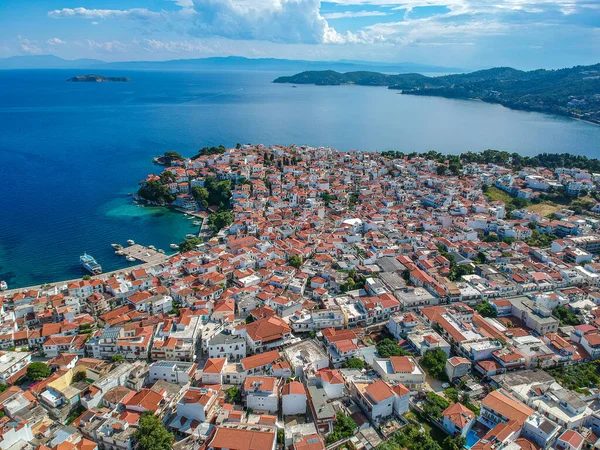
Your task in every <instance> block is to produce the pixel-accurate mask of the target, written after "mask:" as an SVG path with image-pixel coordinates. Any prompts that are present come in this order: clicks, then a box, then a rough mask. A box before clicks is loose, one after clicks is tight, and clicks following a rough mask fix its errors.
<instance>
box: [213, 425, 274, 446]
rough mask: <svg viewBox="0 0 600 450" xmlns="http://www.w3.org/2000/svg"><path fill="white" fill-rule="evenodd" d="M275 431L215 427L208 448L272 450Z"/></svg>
mask: <svg viewBox="0 0 600 450" xmlns="http://www.w3.org/2000/svg"><path fill="white" fill-rule="evenodd" d="M274 441H275V431H274V430H269V431H257V430H247V429H242V428H229V427H228V428H225V427H215V433H214V435H213V438H212V439H211V441H210V444H209V447H212V448H215V449H222V448H227V449H229V450H269V449H271V448H273V444H274Z"/></svg>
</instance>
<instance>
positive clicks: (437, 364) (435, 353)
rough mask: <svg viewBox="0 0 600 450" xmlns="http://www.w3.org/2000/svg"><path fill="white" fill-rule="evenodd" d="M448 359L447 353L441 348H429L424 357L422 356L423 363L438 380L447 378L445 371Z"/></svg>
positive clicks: (428, 371)
mask: <svg viewBox="0 0 600 450" xmlns="http://www.w3.org/2000/svg"><path fill="white" fill-rule="evenodd" d="M446 359H448V357H447V356H446V353H445V352H444V351H443V350H442V349H440V348H436V349H433V350H427V351H426V352H425V354H424V355H423V358H421V365H422V366H423V367H424V368H425V370H427V373H428V374H429V375H431V376H432V377H433V378H436V379H438V380H447V379H448V376H447V375H446V372H445V371H444V369H445V367H446Z"/></svg>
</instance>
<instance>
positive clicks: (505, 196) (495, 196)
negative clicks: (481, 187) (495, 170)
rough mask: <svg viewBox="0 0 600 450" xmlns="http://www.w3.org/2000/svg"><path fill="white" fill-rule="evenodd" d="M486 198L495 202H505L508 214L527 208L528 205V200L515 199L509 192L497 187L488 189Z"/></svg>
mask: <svg viewBox="0 0 600 450" xmlns="http://www.w3.org/2000/svg"><path fill="white" fill-rule="evenodd" d="M485 196H486V197H487V198H488V199H489V200H490V201H493V202H495V201H502V202H504V205H505V208H506V211H507V212H511V211H514V210H515V209H521V208H525V207H526V206H527V204H528V202H527V200H525V199H523V198H517V197H513V196H512V195H510V194H509V193H508V192H504V191H503V190H502V189H498V188H497V187H496V186H490V187H489V188H488V189H487V191H486V193H485Z"/></svg>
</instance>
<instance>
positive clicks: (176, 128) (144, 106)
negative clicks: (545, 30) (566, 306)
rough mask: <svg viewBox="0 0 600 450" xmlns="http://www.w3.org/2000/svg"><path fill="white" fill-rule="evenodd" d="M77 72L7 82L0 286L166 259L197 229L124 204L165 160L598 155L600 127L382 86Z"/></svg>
mask: <svg viewBox="0 0 600 450" xmlns="http://www.w3.org/2000/svg"><path fill="white" fill-rule="evenodd" d="M83 73H86V71H81V70H68V71H63V70H51V71H0V193H1V195H0V279H4V280H6V281H7V282H8V283H9V285H10V287H17V286H26V285H31V284H39V283H43V282H48V281H56V280H59V279H67V278H74V277H78V276H80V275H83V273H82V272H81V268H80V267H79V264H78V258H79V255H80V254H82V253H83V252H84V251H87V252H88V253H90V254H92V255H93V256H94V257H95V258H96V259H97V260H98V261H99V262H100V263H101V264H102V266H103V267H104V270H105V271H108V270H115V269H118V268H120V267H123V266H125V265H127V262H126V261H125V260H124V259H122V258H119V257H117V256H116V255H114V253H113V250H112V248H111V247H110V244H111V243H125V241H126V240H127V239H134V240H135V241H136V242H139V243H142V244H145V245H150V244H154V245H156V246H157V247H159V248H163V249H165V250H168V249H169V244H170V243H177V242H180V241H181V240H182V239H183V238H184V236H185V234H187V233H189V232H192V231H194V227H193V226H192V225H191V221H188V220H186V219H185V218H183V217H182V216H181V215H179V214H175V213H171V212H168V211H166V210H164V209H154V208H137V207H135V206H132V205H131V204H130V202H129V199H128V197H127V193H128V192H134V191H135V190H136V189H137V183H138V181H139V180H140V179H141V178H143V177H144V176H145V175H146V174H147V173H149V172H152V171H155V170H160V169H159V168H157V167H156V166H154V165H153V164H152V162H151V160H152V157H153V156H156V155H159V154H162V153H163V152H164V151H166V150H178V151H180V152H181V153H183V154H188V155H191V154H193V153H194V152H196V151H197V149H198V148H200V147H202V146H204V145H217V144H225V145H235V144H236V143H237V142H242V143H244V142H252V143H260V142H262V143H266V144H291V143H297V144H310V145H330V146H333V147H336V148H339V149H360V150H386V149H397V150H403V151H413V150H415V151H425V150H429V149H435V150H438V151H441V152H447V153H456V152H461V151H468V150H472V151H477V150H483V149H486V148H496V149H503V150H508V151H517V152H520V153H523V154H529V155H532V154H536V153H539V152H544V151H547V152H565V151H568V152H571V153H580V154H585V155H588V156H599V155H600V127H598V126H594V125H590V124H586V123H582V122H577V121H573V120H568V119H562V118H555V117H550V116H545V115H541V114H535V113H525V112H517V111H511V110H508V109H505V108H502V107H500V106H495V105H486V104H484V103H480V102H468V101H459V100H446V99H438V98H423V97H410V96H402V95H398V94H397V93H395V92H393V91H389V90H387V89H385V88H369V87H352V86H343V87H316V86H298V87H297V88H292V87H291V86H290V85H278V84H272V83H270V81H271V80H272V79H274V78H275V77H276V76H278V75H280V74H276V73H257V72H227V73H221V72H204V73H196V72H127V71H119V72H114V73H111V71H104V72H103V74H104V75H123V76H128V77H130V78H131V79H132V80H133V82H131V83H104V84H92V83H67V82H65V81H64V80H65V79H66V78H68V77H70V76H73V75H76V74H83Z"/></svg>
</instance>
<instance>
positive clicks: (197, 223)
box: [193, 220, 202, 227]
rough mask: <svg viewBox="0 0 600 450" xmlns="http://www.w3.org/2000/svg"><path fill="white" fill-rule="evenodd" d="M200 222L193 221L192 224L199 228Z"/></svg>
mask: <svg viewBox="0 0 600 450" xmlns="http://www.w3.org/2000/svg"><path fill="white" fill-rule="evenodd" d="M201 223H202V222H200V221H199V220H194V222H193V224H194V225H196V226H197V227H199V226H200V224H201Z"/></svg>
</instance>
